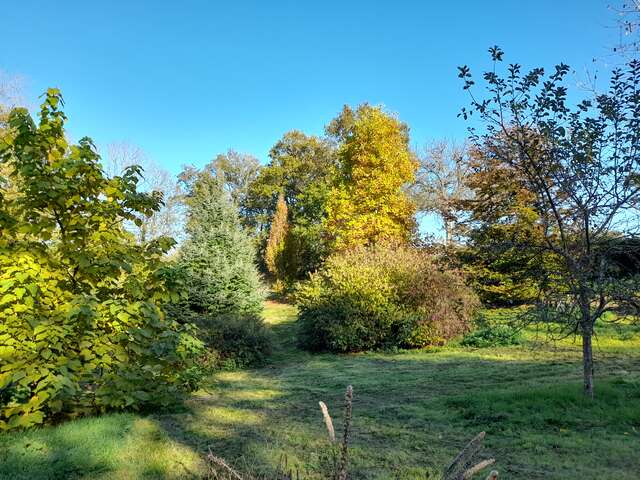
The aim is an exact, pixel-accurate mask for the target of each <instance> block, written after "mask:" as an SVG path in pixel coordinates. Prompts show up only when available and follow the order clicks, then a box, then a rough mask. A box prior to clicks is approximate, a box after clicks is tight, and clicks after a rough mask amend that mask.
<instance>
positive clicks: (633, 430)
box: [0, 305, 640, 480]
mask: <svg viewBox="0 0 640 480" xmlns="http://www.w3.org/2000/svg"><path fill="white" fill-rule="evenodd" d="M273 308H274V309H276V308H280V307H278V306H277V305H274V306H273ZM282 313H283V314H282V315H281V318H279V319H278V320H277V321H275V322H274V323H273V325H272V329H273V330H274V332H275V333H276V335H277V337H278V338H279V339H280V340H279V343H278V345H277V348H276V352H275V359H274V362H273V363H272V364H270V365H267V366H266V367H264V368H261V369H258V370H252V371H235V372H222V373H219V374H217V375H215V376H214V377H213V378H212V380H211V385H210V386H209V387H210V388H209V391H208V392H207V391H201V392H199V393H198V394H196V395H194V396H193V398H192V399H190V400H189V401H188V402H187V408H186V409H184V410H183V411H180V412H174V413H168V414H157V415H152V416H147V417H140V416H136V415H107V416H104V417H101V418H93V419H84V420H79V421H76V422H70V423H68V424H65V425H62V426H59V427H52V428H45V429H41V430H37V431H33V432H26V433H22V434H10V435H5V436H0V462H1V463H0V478H3V479H4V478H6V479H9V478H11V479H14V478H16V479H20V478H25V479H26V478H29V479H49V478H51V479H53V478H56V479H58V478H87V479H88V478H91V479H102V478H104V479H107V478H108V479H119V478H122V479H125V478H126V479H138V478H140V479H142V478H144V479H147V478H149V479H151V478H157V479H162V480H165V479H173V478H196V477H197V475H198V474H199V473H200V472H201V468H202V464H201V463H199V462H198V459H199V458H200V457H201V456H202V455H204V454H205V453H206V452H207V451H208V449H211V450H212V451H213V452H214V453H215V454H216V455H218V456H220V457H223V458H225V459H226V460H227V461H228V462H229V463H231V464H233V465H235V466H237V467H238V468H239V469H240V470H249V469H251V470H253V471H257V472H272V471H273V469H274V468H275V466H276V465H277V463H278V461H279V459H280V456H281V455H282V454H286V455H287V457H288V460H289V463H290V464H293V465H304V466H305V470H304V473H305V474H306V476H305V478H321V470H322V462H321V460H320V457H319V453H320V452H323V451H326V449H327V440H326V432H325V430H324V426H323V422H322V417H321V415H320V413H319V409H318V403H317V402H318V401H319V400H323V401H325V402H326V403H327V404H328V406H329V409H330V411H331V413H332V415H333V417H334V422H335V425H336V427H338V430H339V429H340V428H339V426H340V425H341V422H342V411H341V410H342V396H343V392H344V387H345V386H346V385H347V384H352V385H354V389H355V400H354V423H353V440H352V449H351V457H352V471H353V472H354V474H353V475H352V478H353V479H390V478H397V479H417V478H434V477H435V475H436V474H437V473H438V472H440V471H441V468H442V467H443V466H444V465H445V464H446V463H447V462H448V461H450V460H451V458H452V456H453V455H455V453H456V452H457V451H459V449H460V448H461V447H462V446H463V445H464V444H465V443H466V441H467V440H468V439H469V438H471V437H472V436H473V435H475V434H476V433H478V432H479V431H482V430H485V431H487V441H486V445H487V454H488V455H490V456H494V457H495V458H496V459H497V460H498V463H497V467H498V469H499V470H500V471H501V473H504V474H505V478H527V479H537V478H540V479H542V478H563V479H580V480H582V479H588V478H617V479H632V478H633V479H635V478H637V476H636V475H637V472H638V471H640V457H638V455H637V445H638V440H639V439H640V357H639V356H638V352H634V353H633V355H625V356H624V357H622V356H620V355H606V356H604V357H603V359H602V360H601V361H600V362H599V363H598V372H597V383H596V399H595V401H588V400H586V399H584V398H583V397H582V395H581V379H580V365H579V356H578V355H577V354H570V352H569V351H566V350H560V351H555V350H546V351H538V352H532V351H529V350H526V349H523V348H522V347H511V348H498V349H485V350H477V351H471V350H463V349H444V350H442V351H439V352H434V353H430V352H424V351H423V352H407V353H400V354H384V353H375V354H361V355H341V356H338V355H330V354H317V355H312V354H308V353H305V352H299V351H297V350H296V349H295V336H294V335H293V326H294V325H293V324H292V322H291V319H290V318H288V317H287V314H286V312H282ZM574 353H575V352H574Z"/></svg>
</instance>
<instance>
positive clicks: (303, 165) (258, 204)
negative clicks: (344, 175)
mask: <svg viewBox="0 0 640 480" xmlns="http://www.w3.org/2000/svg"><path fill="white" fill-rule="evenodd" d="M269 157H270V159H271V160H270V162H269V164H268V165H267V166H265V167H264V168H262V169H261V170H260V173H259V175H258V178H257V179H256V180H255V181H254V182H253V183H252V184H251V187H250V189H249V195H248V197H247V203H246V209H245V210H244V211H245V213H246V215H247V217H248V218H249V219H250V221H249V223H251V224H252V225H253V226H254V228H255V231H256V232H257V237H258V244H259V246H260V249H261V251H262V252H264V248H265V247H266V242H267V237H268V232H269V230H270V224H271V220H272V219H273V218H274V213H275V210H276V205H277V200H278V197H279V195H280V193H282V195H283V196H284V200H285V202H286V204H287V207H288V215H289V223H290V228H289V234H288V239H289V240H288V241H287V252H288V253H287V257H289V258H290V259H292V260H296V262H290V264H289V267H288V273H287V276H288V277H290V278H289V279H290V280H296V279H301V278H304V277H305V276H306V275H307V273H308V272H311V271H314V270H315V269H316V268H317V267H318V266H319V265H320V263H321V262H322V259H323V258H324V256H325V253H326V248H325V242H324V239H323V237H322V224H323V222H324V219H325V217H326V204H327V199H328V197H329V193H330V191H331V187H332V184H333V179H334V177H335V171H336V163H337V158H336V155H335V147H334V146H333V145H332V144H331V143H329V142H328V141H327V140H326V139H322V138H318V137H315V136H309V135H305V134H304V133H302V132H298V131H295V130H294V131H291V132H287V133H285V134H284V136H283V137H282V139H280V140H279V141H278V142H277V143H276V144H275V145H274V146H273V148H272V149H271V151H270V152H269Z"/></svg>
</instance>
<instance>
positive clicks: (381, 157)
mask: <svg viewBox="0 0 640 480" xmlns="http://www.w3.org/2000/svg"><path fill="white" fill-rule="evenodd" d="M343 123H346V122H343ZM348 130H349V132H348V133H349V134H348V135H346V136H344V139H345V140H344V143H343V145H342V147H341V149H340V155H341V160H342V165H343V170H342V172H341V178H340V179H339V184H338V185H337V186H336V187H335V188H334V190H333V191H332V194H331V195H330V199H329V202H328V205H327V213H328V218H327V222H326V228H327V232H328V234H329V237H330V238H332V240H333V242H334V248H335V249H337V250H342V249H348V248H353V247H356V246H359V245H366V244H370V243H376V242H379V241H382V240H392V239H395V240H406V239H408V237H409V236H410V234H411V232H412V230H413V228H414V226H415V220H414V213H415V207H414V205H413V203H412V202H411V201H410V200H409V199H408V198H407V196H406V194H405V193H404V191H403V187H404V186H405V185H406V184H407V183H408V182H410V181H412V180H413V179H414V176H415V172H416V170H417V167H418V163H417V161H416V160H415V158H414V157H413V155H412V154H411V152H410V151H409V147H408V139H409V138H408V133H407V131H408V129H407V127H406V125H405V124H403V123H401V122H400V121H399V120H398V119H397V118H395V117H393V116H391V115H389V114H387V113H385V112H384V111H383V110H382V109H381V108H379V107H371V106H368V105H364V106H360V107H359V108H358V110H357V111H356V112H355V121H353V122H352V124H351V126H350V127H348Z"/></svg>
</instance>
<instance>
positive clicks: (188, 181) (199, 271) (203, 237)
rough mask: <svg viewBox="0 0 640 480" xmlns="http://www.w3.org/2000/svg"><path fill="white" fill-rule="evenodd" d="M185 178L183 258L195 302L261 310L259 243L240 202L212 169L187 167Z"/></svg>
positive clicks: (198, 308)
mask: <svg viewBox="0 0 640 480" xmlns="http://www.w3.org/2000/svg"><path fill="white" fill-rule="evenodd" d="M181 179H182V182H183V183H184V184H185V185H186V187H187V195H186V198H185V204H186V206H187V209H188V217H187V223H186V226H185V230H186V234H187V240H186V241H185V242H184V244H183V246H182V248H181V249H180V254H179V264H180V265H181V266H183V268H184V269H185V270H186V271H187V274H188V283H189V285H188V288H189V307H190V308H191V310H193V311H195V312H199V313H207V314H211V315H218V314H226V313H241V314H244V313H247V314H250V313H258V312H259V311H260V309H261V305H262V300H263V295H262V286H261V282H260V278H259V274H258V271H257V267H256V258H255V248H254V245H253V242H252V241H251V239H250V237H249V235H248V234H247V232H246V231H245V230H244V228H243V227H242V225H241V223H240V218H239V215H238V211H237V207H236V206H235V205H234V203H233V201H232V200H231V198H230V196H229V194H228V192H226V191H225V189H224V186H223V185H222V183H221V181H220V179H218V178H216V177H214V176H213V175H212V174H211V173H210V172H209V171H207V170H205V171H200V172H198V171H195V170H187V171H185V172H183V174H182V176H181Z"/></svg>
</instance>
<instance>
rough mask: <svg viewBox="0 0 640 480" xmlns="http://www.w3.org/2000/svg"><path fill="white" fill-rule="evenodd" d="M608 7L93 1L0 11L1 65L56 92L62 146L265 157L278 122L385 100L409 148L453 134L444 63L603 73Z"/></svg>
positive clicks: (287, 125) (591, 0) (324, 117)
mask: <svg viewBox="0 0 640 480" xmlns="http://www.w3.org/2000/svg"><path fill="white" fill-rule="evenodd" d="M608 3H609V2H607V0H602V1H601V0H582V1H578V0H564V1H551V0H537V1H535V2H525V1H516V0H511V1H489V0H485V1H465V0H458V1H446V2H443V1H440V2H428V1H413V2H411V1H393V2H391V1H388V2H375V1H372V0H369V1H354V0H351V1H348V2H346V1H342V2H330V1H316V2H303V1H297V2H293V1H291V2H286V1H276V0H273V1H251V2H250V1H242V0H235V1H225V2H216V1H204V0H203V1H195V0H183V1H180V2H178V1H161V0H156V1H150V0H149V1H141V0H138V1H135V0H129V1H122V0H120V1H102V2H87V1H83V2H79V1H77V2H76V1H60V2H45V1H31V0H20V1H11V2H7V4H6V5H4V6H3V17H4V18H3V21H2V25H3V42H2V46H0V69H2V70H5V71H6V72H9V73H10V74H19V75H22V76H24V77H25V78H26V79H27V86H28V88H27V94H28V99H29V100H30V101H31V103H32V104H34V105H35V104H37V96H38V95H39V94H40V93H42V92H43V91H44V90H45V89H46V87H48V86H57V87H59V88H61V89H62V91H63V94H64V96H65V99H66V103H67V113H68V115H69V117H70V122H69V125H68V128H69V132H70V134H71V136H72V137H73V138H75V139H77V138H80V137H81V136H84V135H89V136H91V137H93V138H94V140H95V141H96V143H97V144H98V145H106V144H108V143H111V142H118V141H128V142H131V143H134V144H136V145H138V146H140V147H141V148H142V149H144V150H145V151H146V152H147V153H148V155H149V156H150V157H151V158H153V159H154V160H155V161H156V162H158V163H160V164H161V165H163V166H164V167H166V168H168V169H169V170H170V171H172V172H178V171H179V169H180V166H181V165H183V164H187V163H192V164H196V165H203V164H204V163H206V162H207V161H208V160H210V159H211V158H212V157H213V156H214V155H215V154H216V153H218V152H222V151H225V150H227V149H228V148H230V147H231V148H234V149H236V150H239V151H243V152H248V153H252V154H254V155H256V156H257V157H258V158H260V159H261V161H263V162H264V161H266V159H267V153H268V150H269V148H270V147H271V145H273V144H274V143H275V142H276V140H278V138H279V137H280V136H281V135H282V134H283V133H284V132H286V131H287V130H290V129H300V130H302V131H305V132H307V133H312V134H320V133H322V131H323V127H324V125H325V124H326V123H327V122H328V121H329V120H330V119H331V118H332V117H333V116H334V115H335V114H336V113H337V112H338V111H339V109H340V108H341V106H342V105H343V104H357V103H360V102H364V101H368V102H370V103H374V104H378V103H381V104H384V105H385V106H386V107H387V108H388V109H389V110H391V111H394V112H397V113H398V114H399V116H400V118H401V119H402V120H404V121H406V122H407V123H408V124H409V125H410V127H411V132H412V142H413V143H414V144H416V145H421V144H424V143H425V142H427V141H429V140H430V139H433V138H439V137H450V138H462V137H463V136H464V134H465V128H466V127H465V124H464V122H463V121H462V120H461V119H458V118H457V117H456V114H457V112H458V111H459V108H460V107H461V106H462V105H463V104H464V103H465V100H466V99H465V96H464V95H463V93H462V91H461V89H460V83H459V81H458V79H457V78H456V66H458V65H460V64H464V63H466V64H469V65H470V66H472V67H477V68H476V71H480V69H481V68H483V67H486V66H487V65H488V62H487V59H488V57H487V55H486V50H487V47H489V46H491V45H494V44H498V45H500V46H501V47H502V48H503V49H504V50H505V51H506V52H507V55H506V60H507V61H517V62H519V63H523V64H524V65H525V66H537V65H543V66H552V65H553V64H555V63H557V62H559V61H564V62H565V63H569V64H570V65H572V67H574V68H575V69H576V75H575V78H576V80H579V79H581V78H583V77H584V72H585V69H590V70H593V69H594V68H596V66H597V67H598V68H600V69H601V70H602V68H603V67H602V61H599V62H598V63H596V64H595V66H594V64H593V63H592V59H593V58H594V57H596V58H599V59H602V58H605V57H606V55H607V52H608V51H609V50H608V49H609V47H611V45H613V43H614V41H615V38H616V32H615V29H614V28H613V25H614V22H615V20H614V17H613V14H612V13H611V11H609V10H608V8H607V4H608Z"/></svg>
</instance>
